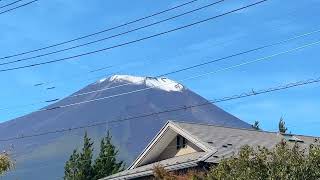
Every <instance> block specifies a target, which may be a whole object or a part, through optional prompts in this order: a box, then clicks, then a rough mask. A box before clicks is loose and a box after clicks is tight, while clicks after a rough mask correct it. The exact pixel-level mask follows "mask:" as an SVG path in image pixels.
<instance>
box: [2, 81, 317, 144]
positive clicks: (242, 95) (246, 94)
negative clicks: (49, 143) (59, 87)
mask: <svg viewBox="0 0 320 180" xmlns="http://www.w3.org/2000/svg"><path fill="white" fill-rule="evenodd" d="M319 82H320V77H318V78H314V79H307V80H303V81H297V82H293V83H289V84H285V85H280V86H276V87H272V88H267V89H260V90H253V89H252V90H250V91H248V92H244V93H240V94H237V95H232V96H226V97H223V98H220V99H214V100H208V101H207V102H204V103H198V104H193V105H187V106H179V107H175V108H171V109H166V110H162V111H157V112H151V113H145V114H140V115H136V116H129V117H126V118H119V119H115V120H112V121H107V122H106V121H103V122H102V121H101V122H96V123H92V124H87V125H83V126H77V127H69V128H63V129H59V130H52V131H46V132H41V133H37V134H29V135H19V136H17V137H10V138H6V139H0V142H5V141H13V140H19V139H26V138H32V137H38V136H44V135H49V134H56V133H63V132H70V131H74V130H78V129H85V128H91V127H96V126H101V125H106V123H109V124H114V123H121V122H124V121H131V120H134V119H139V118H145V117H150V116H156V115H160V114H165V113H171V112H176V111H182V110H186V109H192V108H195V107H201V106H206V105H210V104H214V103H220V102H226V101H230V100H235V99H242V98H246V97H250V96H257V95H261V94H267V93H271V92H275V91H280V90H284V89H289V88H293V87H298V86H304V85H308V84H315V83H319Z"/></svg>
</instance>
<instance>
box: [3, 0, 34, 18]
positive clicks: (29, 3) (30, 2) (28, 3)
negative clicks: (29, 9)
mask: <svg viewBox="0 0 320 180" xmlns="http://www.w3.org/2000/svg"><path fill="white" fill-rule="evenodd" d="M37 1H39V0H33V1H29V2H27V3H25V4H21V5H19V6H16V7H13V8H11V9H7V10H5V11H0V15H2V14H5V13H8V12H10V11H13V10H16V9H19V8H22V7H25V6H28V5H31V4H32V3H35V2H37Z"/></svg>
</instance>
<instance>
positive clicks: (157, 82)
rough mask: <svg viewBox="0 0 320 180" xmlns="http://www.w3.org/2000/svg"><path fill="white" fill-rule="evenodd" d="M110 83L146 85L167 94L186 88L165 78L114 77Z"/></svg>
mask: <svg viewBox="0 0 320 180" xmlns="http://www.w3.org/2000/svg"><path fill="white" fill-rule="evenodd" d="M106 80H107V79H106V78H104V79H101V80H100V81H99V83H102V82H104V81H106ZM108 80H109V81H110V82H120V83H132V84H136V85H143V84H144V85H146V86H147V87H151V88H155V89H160V90H164V91H167V92H171V91H176V92H181V91H183V89H184V86H183V85H182V84H180V83H177V82H175V81H173V80H170V79H168V78H165V77H161V78H157V77H139V76H130V75H113V76H111V77H110V78H109V79H108Z"/></svg>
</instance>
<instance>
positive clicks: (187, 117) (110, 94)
mask: <svg viewBox="0 0 320 180" xmlns="http://www.w3.org/2000/svg"><path fill="white" fill-rule="evenodd" d="M206 102H208V101H207V100H206V99H204V98H202V97H201V96H199V95H198V94H196V93H194V92H192V91H191V90H189V89H188V88H187V87H185V86H184V85H182V84H180V83H178V82H175V81H173V80H170V79H168V78H153V77H136V76H129V75H114V76H111V77H108V78H105V79H101V80H99V81H97V82H95V83H92V84H90V85H88V86H87V87H85V88H83V89H81V90H80V91H78V92H76V93H74V94H72V95H70V96H68V97H67V98H65V99H62V100H60V101H58V102H56V103H54V104H51V105H49V106H47V107H44V108H43V109H40V110H39V111H36V112H33V113H30V114H28V115H25V116H22V117H19V118H16V119H13V120H10V121H7V122H4V123H1V124H0V139H7V138H12V137H25V138H22V139H18V138H17V139H14V140H11V141H4V142H0V147H1V148H7V147H13V157H14V159H15V160H16V169H15V170H13V171H12V172H10V173H8V175H7V176H6V177H5V179H32V180H35V179H61V178H62V177H63V173H64V169H63V168H64V163H65V161H66V160H67V159H68V158H69V155H70V154H71V153H72V151H73V149H75V148H80V147H81V143H82V137H83V134H84V132H85V131H87V132H88V134H89V136H90V137H91V138H92V139H93V140H94V142H95V147H94V149H95V150H98V149H99V143H100V139H101V138H102V137H103V136H104V135H105V134H106V129H109V130H110V131H111V134H112V136H113V141H114V144H115V145H117V147H118V148H119V150H120V157H121V158H122V159H123V160H125V162H126V163H127V165H129V164H130V163H131V162H132V160H133V159H134V158H135V157H136V156H137V155H138V154H139V153H140V152H141V151H142V150H143V148H144V147H145V146H146V145H147V143H148V142H149V141H150V140H151V139H152V138H153V137H154V136H155V135H156V133H157V132H158V131H159V130H160V128H161V127H162V126H163V125H164V123H165V122H166V121H167V120H178V121H188V122H190V121H192V122H201V123H211V124H216V125H221V126H229V127H239V128H251V125H250V124H248V123H246V122H244V121H242V120H240V119H238V118H237V117H235V116H233V115H231V114H229V113H227V112H225V111H224V110H222V109H220V108H219V107H217V106H215V105H214V104H208V105H205V106H198V107H192V108H185V109H183V110H179V111H172V112H167V113H156V112H159V111H164V110H168V109H174V108H177V107H187V106H192V105H196V104H201V103H206ZM150 113H151V114H152V113H154V115H149V116H144V117H140V118H132V119H130V117H134V116H139V115H144V114H150ZM123 119H127V120H123ZM101 122H105V123H101ZM96 123H100V124H99V125H97V126H90V127H88V125H92V124H96ZM75 127H84V128H79V129H76V130H70V131H68V129H69V128H75ZM56 130H64V131H61V132H58V133H49V134H45V135H40V136H33V137H29V138H28V137H27V136H28V135H34V134H41V133H43V132H48V131H56Z"/></svg>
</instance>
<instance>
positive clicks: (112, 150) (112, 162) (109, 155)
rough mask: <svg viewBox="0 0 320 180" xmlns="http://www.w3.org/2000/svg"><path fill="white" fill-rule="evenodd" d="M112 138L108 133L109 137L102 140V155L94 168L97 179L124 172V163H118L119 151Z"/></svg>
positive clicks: (100, 154)
mask: <svg viewBox="0 0 320 180" xmlns="http://www.w3.org/2000/svg"><path fill="white" fill-rule="evenodd" d="M111 140H112V136H111V135H110V132H109V131H108V133H107V136H106V137H105V138H103V139H102V140H101V144H100V153H99V156H98V157H97V159H96V160H95V164H94V166H93V168H94V172H95V177H94V178H93V179H100V178H103V177H106V176H109V175H112V174H115V173H117V172H120V171H122V170H123V161H117V155H118V153H119V151H118V150H117V149H116V147H115V146H114V145H113V144H112V142H111Z"/></svg>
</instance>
